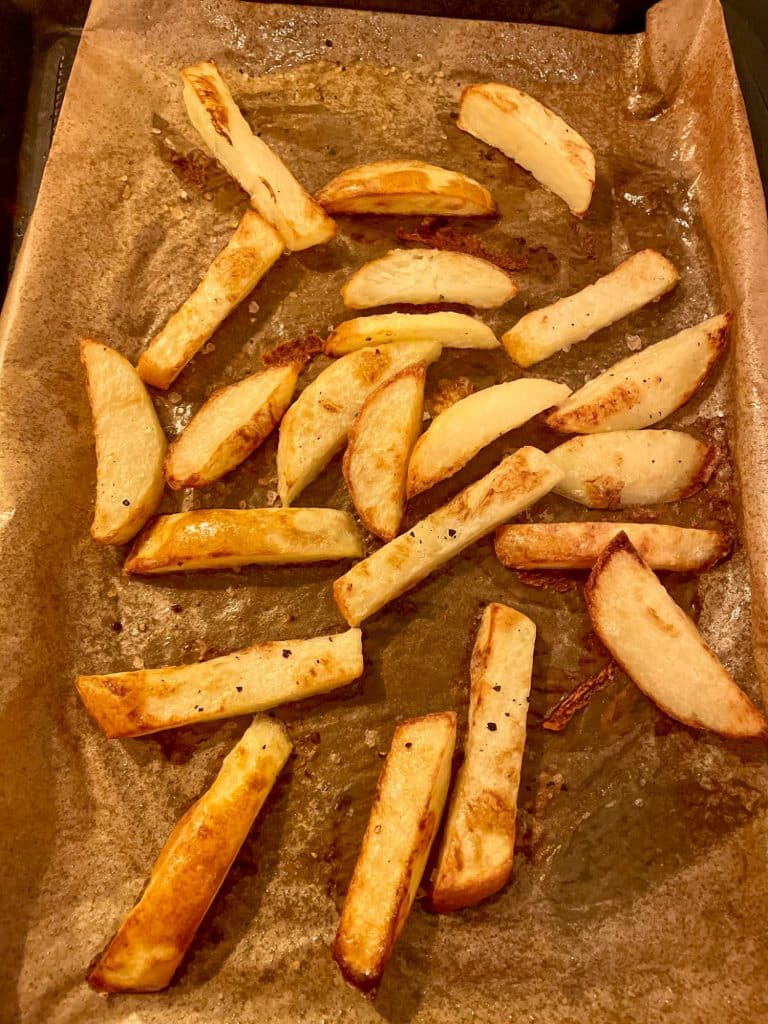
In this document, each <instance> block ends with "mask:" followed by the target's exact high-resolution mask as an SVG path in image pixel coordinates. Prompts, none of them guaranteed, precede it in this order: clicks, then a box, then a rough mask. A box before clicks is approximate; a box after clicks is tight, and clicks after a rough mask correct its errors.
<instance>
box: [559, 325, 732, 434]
mask: <svg viewBox="0 0 768 1024" xmlns="http://www.w3.org/2000/svg"><path fill="white" fill-rule="evenodd" d="M730 321H731V314H730V313H726V314H724V315H723V316H714V317H712V318H711V319H710V320H705V321H704V323H701V324H697V325H696V326H695V327H689V328H687V330H684V331H680V333H679V334H675V335H673V336H672V337H671V338H667V339H666V340H664V341H659V342H657V343H656V344H655V345H649V346H648V348H646V349H643V351H642V352H638V353H637V355H634V356H629V357H628V358H627V359H622V360H620V361H619V362H618V363H614V365H613V366H612V367H611V368H610V369H609V370H606V371H605V372H604V373H601V374H600V375H599V376H598V377H594V378H593V379H592V380H591V381H589V382H588V383H587V384H585V385H584V387H583V388H579V390H578V391H575V392H574V393H573V394H572V395H571V396H570V398H566V400H565V401H564V402H561V403H560V405H559V406H558V407H557V409H555V410H554V411H553V412H552V413H550V414H549V416H548V417H547V423H548V424H549V426H550V427H552V428H553V429H555V430H560V431H562V433H564V434H596V433H599V432H600V431H603V430H639V429H640V428H641V427H650V426H652V425H653V424H655V423H659V422H660V421H661V420H663V419H666V417H667V416H669V415H670V414H671V413H673V412H674V411H675V410H676V409H679V408H680V406H681V405H684V404H685V403H686V402H687V401H688V399H689V398H690V397H691V395H693V393H694V392H695V391H696V390H697V389H698V388H699V387H700V386H701V384H702V383H703V382H704V379H705V377H706V376H707V374H708V373H709V371H710V370H711V369H712V367H713V366H714V365H715V363H716V362H717V359H718V357H719V355H720V353H721V352H722V351H723V349H724V348H725V345H726V341H727V335H728V324H729V323H730Z"/></svg>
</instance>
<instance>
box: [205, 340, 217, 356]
mask: <svg viewBox="0 0 768 1024" xmlns="http://www.w3.org/2000/svg"><path fill="white" fill-rule="evenodd" d="M215 351H216V346H215V345H214V343H213V342H212V341H209V342H208V344H207V345H205V346H204V347H203V352H204V353H205V354H206V355H207V356H208V355H210V354H211V352H215Z"/></svg>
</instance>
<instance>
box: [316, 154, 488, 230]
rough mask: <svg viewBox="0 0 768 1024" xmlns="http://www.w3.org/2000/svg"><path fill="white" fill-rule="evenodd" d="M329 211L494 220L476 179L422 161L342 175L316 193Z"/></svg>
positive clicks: (371, 166) (379, 162)
mask: <svg viewBox="0 0 768 1024" xmlns="http://www.w3.org/2000/svg"><path fill="white" fill-rule="evenodd" d="M315 199H317V201H318V203H320V205H321V206H322V207H323V209H324V210H325V211H326V212H327V213H332V214H338V213H351V214H354V213H378V214H387V213H398V214H403V215H406V216H408V215H412V214H418V215H421V216H425V217H429V216H434V217H493V216H495V215H496V214H497V213H498V208H497V206H496V203H495V202H494V199H493V196H492V195H491V193H490V192H489V191H488V189H487V188H485V186H484V185H481V184H480V182H479V181H475V179H474V178H468V177H467V175H466V174H462V173H461V172H460V171H449V170H446V168H445V167H436V166H435V165H434V164H426V163H424V161H423V160H376V161H375V162H374V163H371V164H363V165H361V166H360V167H349V168H348V169H347V170H346V171H342V172H341V174H338V175H337V176H336V177H335V178H334V179H333V180H332V181H329V182H328V184H327V185H325V186H323V188H321V189H320V191H319V192H318V193H317V194H316V195H315Z"/></svg>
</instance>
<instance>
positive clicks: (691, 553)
mask: <svg viewBox="0 0 768 1024" xmlns="http://www.w3.org/2000/svg"><path fill="white" fill-rule="evenodd" d="M619 533H626V534H627V536H628V537H629V539H630V540H631V541H632V543H633V544H634V546H635V548H636V549H637V551H638V552H639V554H640V555H641V556H642V558H643V559H644V560H645V561H646V562H647V563H648V565H650V567H651V568H652V569H664V570H666V571H671V572H701V570H702V569H709V568H710V567H711V566H713V565H715V564H716V563H717V562H720V561H721V560H722V559H723V558H725V557H726V556H727V555H728V553H729V552H730V550H731V542H730V540H729V539H728V538H727V537H726V536H725V534H723V533H720V531H719V530H692V529H689V528H687V527H684V526H662V525H660V524H656V523H592V522H588V523H512V524H510V525H509V526H500V527H499V529H498V530H497V531H496V557H497V558H498V559H499V561H500V562H501V563H502V565H506V566H507V567H508V568H509V569H591V568H592V566H593V565H594V564H595V562H596V561H597V557H598V555H599V554H600V552H601V551H602V550H603V548H605V547H606V546H607V545H608V544H609V543H610V542H611V541H612V540H613V538H614V537H615V536H616V535H617V534H619Z"/></svg>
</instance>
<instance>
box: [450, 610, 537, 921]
mask: <svg viewBox="0 0 768 1024" xmlns="http://www.w3.org/2000/svg"><path fill="white" fill-rule="evenodd" d="M535 639H536V626H535V625H534V624H533V623H532V622H531V620H530V619H529V618H526V616H525V615H521V614H520V612H518V611H515V609H514V608H508V607H507V606H506V605H503V604H489V605H488V606H487V608H486V609H485V611H484V612H483V617H482V619H481V621H480V628H479V630H478V633H477V639H476V641H475V646H474V650H473V651H472V660H471V663H470V680H471V688H470V697H469V700H470V704H469V731H468V733H467V741H466V744H465V748H464V763H463V765H462V766H461V770H460V771H459V776H458V778H457V780H456V786H455V788H454V791H453V796H452V797H451V803H450V807H449V809H448V817H447V821H446V825H445V832H444V834H443V840H442V844H441V847H440V853H439V857H438V862H437V870H436V873H435V877H434V881H433V884H432V891H431V895H430V902H431V904H432V907H433V908H434V909H435V910H437V911H439V912H440V913H445V912H447V911H451V910H459V909H460V908H461V907H470V906H473V905H474V904H475V903H479V902H480V901H481V900H484V899H486V898H487V897H488V896H492V895H493V893H495V892H498V891H499V889H501V888H502V887H503V886H504V885H506V883H507V880H508V879H509V876H510V874H511V872H512V859H513V857H514V852H515V821H516V818H517V792H518V788H519V786H520V769H521V766H522V761H523V750H524V748H525V732H526V719H527V717H528V697H529V694H530V690H531V673H532V671H533V645H534V641H535Z"/></svg>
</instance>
